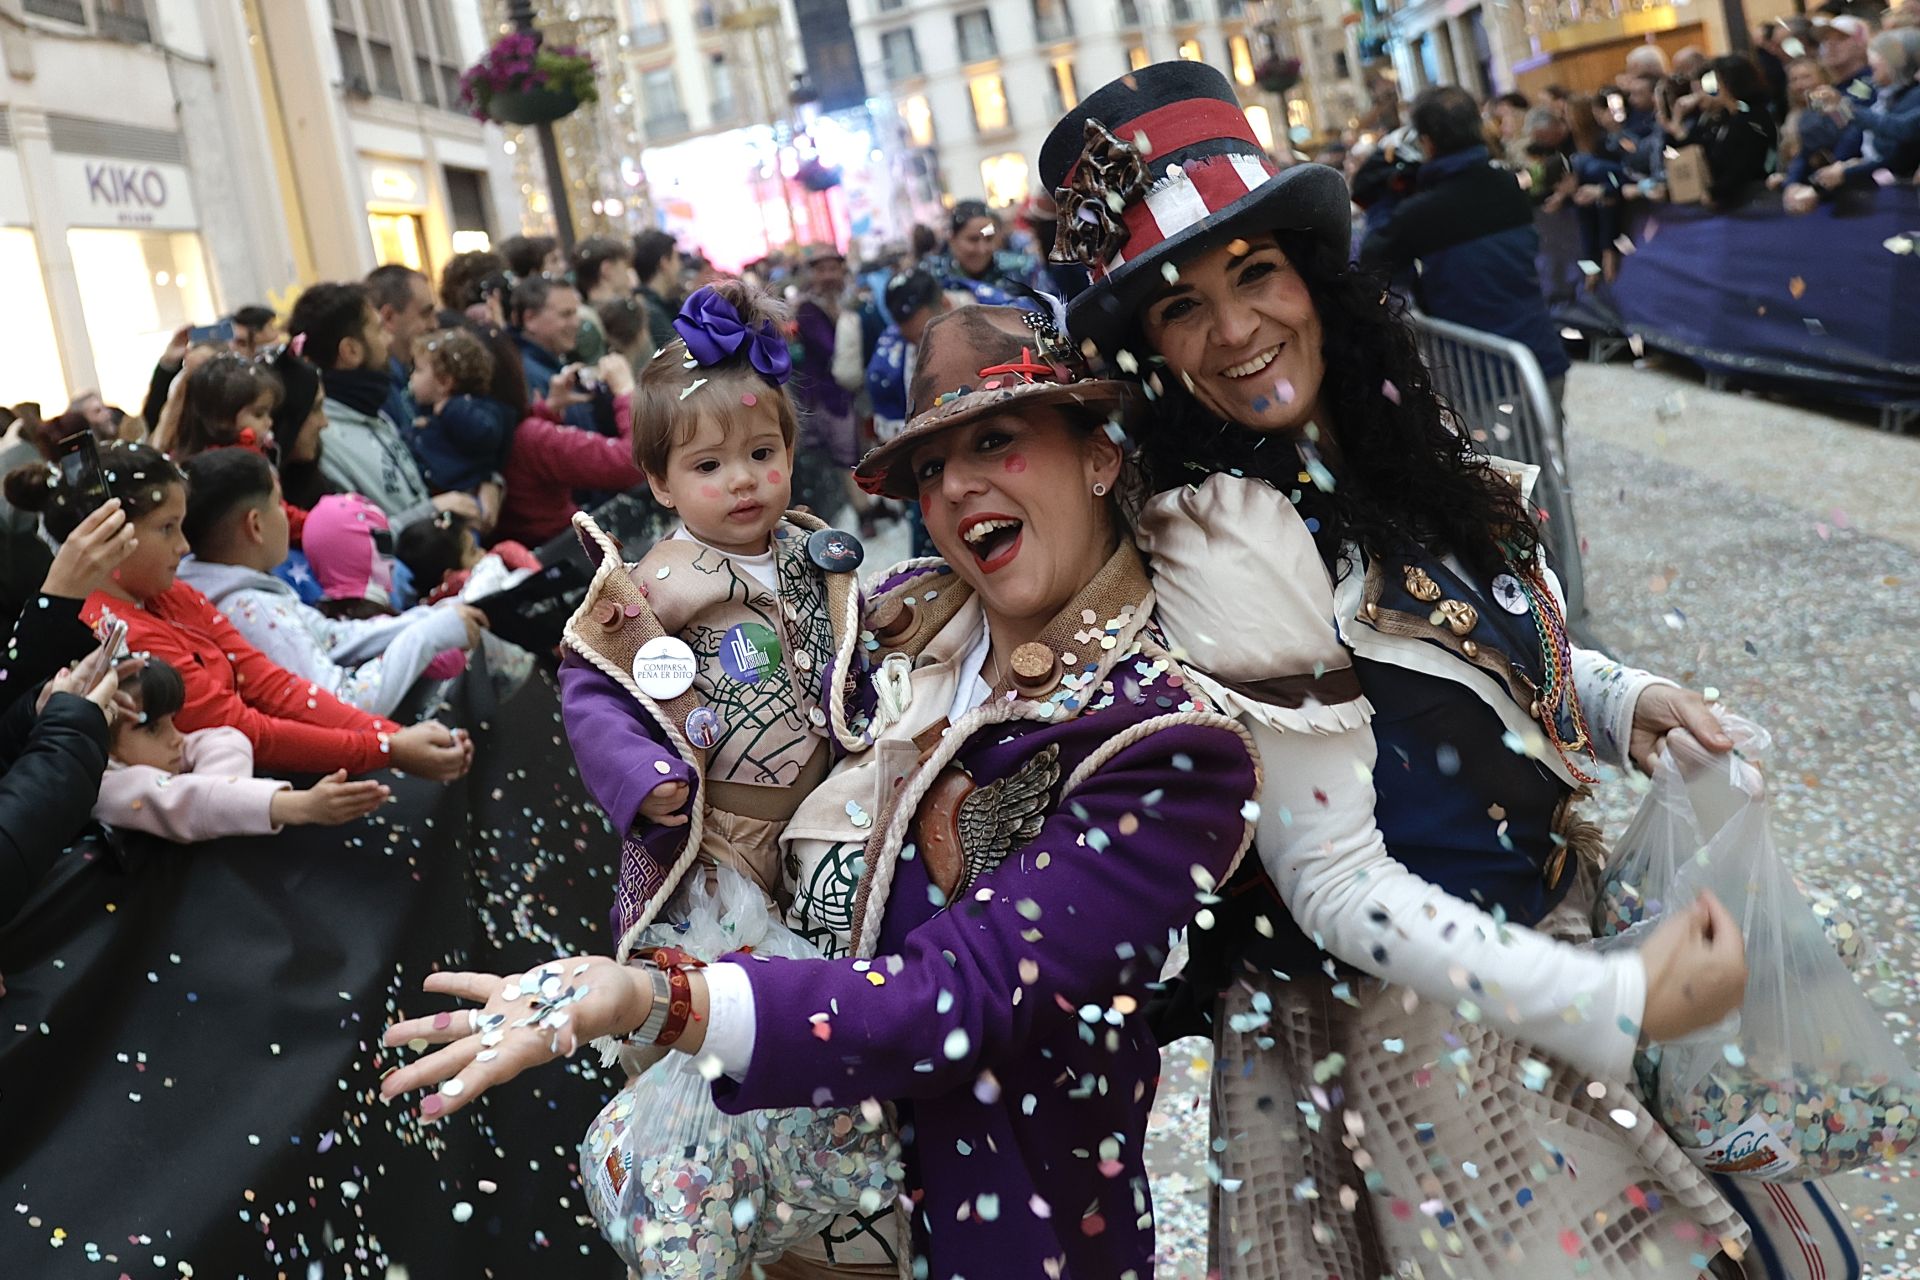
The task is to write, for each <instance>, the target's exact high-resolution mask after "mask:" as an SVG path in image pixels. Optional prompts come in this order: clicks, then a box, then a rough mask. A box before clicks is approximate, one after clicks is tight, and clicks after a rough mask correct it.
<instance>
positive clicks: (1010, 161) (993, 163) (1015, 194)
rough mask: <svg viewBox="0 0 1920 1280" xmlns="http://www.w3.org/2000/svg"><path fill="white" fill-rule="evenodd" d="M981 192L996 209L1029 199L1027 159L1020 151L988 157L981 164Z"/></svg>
mask: <svg viewBox="0 0 1920 1280" xmlns="http://www.w3.org/2000/svg"><path fill="white" fill-rule="evenodd" d="M980 190H981V191H982V192H984V193H985V195H986V198H987V203H988V204H989V205H991V206H993V207H994V208H996V209H1004V208H1007V207H1008V206H1009V205H1016V204H1019V203H1020V202H1021V201H1022V200H1025V199H1026V198H1027V158H1026V157H1025V156H1023V155H1021V154H1020V153H1019V152H1018V151H1007V152H1003V153H1002V154H1000V155H997V156H988V157H987V158H986V159H985V160H982V161H981V162H980Z"/></svg>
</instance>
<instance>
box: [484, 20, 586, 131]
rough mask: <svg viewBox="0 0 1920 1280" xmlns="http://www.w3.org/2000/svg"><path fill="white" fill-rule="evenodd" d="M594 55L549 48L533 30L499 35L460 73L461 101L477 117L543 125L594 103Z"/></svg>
mask: <svg viewBox="0 0 1920 1280" xmlns="http://www.w3.org/2000/svg"><path fill="white" fill-rule="evenodd" d="M599 98H600V90H599V88H598V87H597V86H596V85H595V84H594V80H593V59H592V58H590V57H588V56H587V55H586V53H584V52H583V51H581V50H580V49H578V48H575V47H574V46H573V45H560V46H558V47H555V48H548V47H547V46H546V45H545V44H544V43H543V42H542V40H541V37H540V36H539V35H537V34H534V35H529V34H526V33H524V32H518V31H516V32H514V33H513V34H511V35H505V36H501V37H500V39H499V40H498V41H497V42H496V43H495V44H494V46H493V48H491V49H489V50H487V52H486V56H484V57H483V58H481V59H480V61H478V62H476V63H474V64H473V66H471V67H469V68H467V70H466V72H465V73H464V74H463V75H462V76H461V77H460V100H461V101H462V102H463V103H465V104H466V106H467V109H468V110H469V111H470V112H471V113H472V114H473V118H474V119H476V120H494V121H498V122H499V123H501V124H542V123H545V122H547V121H550V120H559V119H561V118H562V117H564V116H569V115H572V114H573V113H574V112H575V111H577V110H579V109H580V107H581V106H582V104H584V103H588V102H596V101H598V100H599Z"/></svg>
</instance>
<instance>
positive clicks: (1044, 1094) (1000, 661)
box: [385, 307, 1259, 1280]
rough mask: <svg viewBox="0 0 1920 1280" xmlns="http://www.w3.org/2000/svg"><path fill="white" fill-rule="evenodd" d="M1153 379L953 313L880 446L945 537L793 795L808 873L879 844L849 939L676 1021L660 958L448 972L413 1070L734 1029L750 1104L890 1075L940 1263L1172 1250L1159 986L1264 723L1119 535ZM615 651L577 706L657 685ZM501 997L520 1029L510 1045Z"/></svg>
mask: <svg viewBox="0 0 1920 1280" xmlns="http://www.w3.org/2000/svg"><path fill="white" fill-rule="evenodd" d="M1133 394H1134V393H1133V392H1132V391H1131V390H1130V389H1129V388H1127V387H1126V386H1124V385H1123V384H1120V383H1116V382H1110V381H1100V380H1092V379H1088V378H1086V377H1084V371H1083V367H1082V366H1081V364H1080V361H1079V358H1078V356H1077V355H1076V353H1075V352H1074V351H1073V349H1072V348H1071V347H1070V345H1069V344H1067V343H1066V342H1065V341H1064V340H1062V338H1061V337H1060V336H1059V335H1058V334H1056V333H1054V332H1053V331H1052V329H1051V328H1050V327H1049V326H1048V324H1047V323H1046V321H1045V320H1043V319H1041V318H1040V317H1037V316H1033V315H1031V314H1028V313H1024V312H1020V311H1016V310H1014V309H1012V308H1001V307H972V308H966V309H964V310H960V311H956V312H953V313H951V314H949V315H946V316H942V317H939V318H938V319H936V320H934V321H933V322H932V323H931V324H930V325H929V326H928V328H927V331H926V334H925V336H924V338H923V348H922V354H921V358H920V361H919V363H918V365H917V370H916V376H915V378H914V383H913V387H912V389H911V392H910V396H909V401H910V403H909V408H910V418H909V422H908V426H907V428H906V430H905V431H904V432H902V434H900V435H899V436H897V437H895V438H894V439H893V440H892V441H890V442H889V443H888V444H886V445H885V446H883V447H882V448H880V449H878V450H876V451H874V452H873V453H872V454H870V455H868V457H867V458H866V459H865V460H864V461H863V462H862V463H861V464H860V467H859V471H858V475H859V477H860V479H861V482H862V484H863V486H865V487H867V488H868V489H869V490H870V491H873V492H878V493H885V494H888V495H891V496H898V497H911V498H914V499H916V500H917V501H918V502H919V505H920V508H921V511H922V513H923V515H924V517H925V520H926V525H927V529H928V531H929V533H930V534H931V535H932V537H933V541H934V544H935V545H936V546H937V547H938V548H939V549H940V551H941V552H942V554H943V556H944V557H945V562H944V563H942V562H940V561H916V562H911V563H910V564H908V565H906V566H903V568H902V569H901V570H898V571H896V572H895V574H894V575H893V576H892V577H891V578H890V579H889V580H888V581H887V582H886V583H884V584H883V586H882V588H881V589H880V590H879V592H878V593H877V595H876V597H875V599H874V600H873V601H871V602H870V607H869V612H868V614H867V618H866V627H867V632H868V636H869V637H870V638H869V639H868V640H867V642H866V643H865V644H864V646H863V647H864V654H863V657H864V661H865V662H866V664H867V670H868V671H869V672H871V673H872V684H873V686H874V689H873V692H874V694H875V697H874V699H873V702H872V703H871V705H870V707H868V708H867V710H866V714H867V717H868V719H867V724H868V726H869V727H868V729H867V731H866V736H867V738H868V739H869V740H870V741H871V744H872V745H871V746H869V747H866V748H865V749H863V750H861V751H859V752H856V753H855V754H853V755H851V756H849V757H848V758H847V759H846V760H845V761H843V762H842V764H841V766H840V768H839V769H837V770H836V772H835V773H834V775H833V776H832V777H831V778H829V780H828V781H827V782H826V783H825V784H823V785H822V787H821V788H820V790H819V791H818V792H817V793H815V795H814V796H813V797H810V798H809V800H808V802H807V803H805V804H803V805H802V807H801V810H800V811H799V812H798V813H796V814H795V815H794V817H793V819H792V821H791V822H790V824H789V827H788V837H789V845H788V852H789V856H788V858H787V860H786V863H787V870H788V872H789V873H790V874H791V875H793V876H795V878H796V879H801V878H802V877H801V876H800V875H799V868H800V866H801V864H802V861H803V858H802V855H801V851H800V848H799V846H801V845H805V844H807V843H808V842H809V841H812V842H813V843H814V844H816V845H818V844H820V843H822V842H825V843H826V844H827V845H828V847H846V846H849V845H851V847H852V848H854V849H856V850H858V851H859V856H858V857H856V858H847V859H845V860H844V864H834V865H844V867H845V878H844V879H843V880H842V881H841V882H840V884H841V892H840V893H839V896H838V905H839V906H840V907H842V908H843V909H844V910H845V913H846V923H847V934H846V942H847V947H846V950H847V954H845V955H843V956H842V957H841V958H839V959H832V960H775V959H760V958H753V957H746V956H735V957H732V958H731V959H730V962H722V963H718V964H714V965H710V966H707V967H705V968H703V969H699V970H696V971H694V972H692V973H691V974H690V975H689V979H688V982H687V984H686V987H685V988H684V990H685V991H686V992H687V994H689V995H690V997H691V1001H690V1004H691V1016H690V1017H689V1016H686V1015H685V1014H683V1013H681V1014H677V1017H678V1021H679V1023H680V1024H682V1025H681V1026H680V1027H675V1026H674V1025H673V1024H674V1022H675V1016H669V1017H667V1018H665V1019H664V1020H665V1022H666V1023H667V1024H668V1025H667V1028H666V1030H665V1031H664V1032H663V1031H662V1029H661V1024H662V1021H663V1019H662V1017H661V1016H660V1014H659V1012H658V1005H659V1004H660V1003H661V1001H660V998H659V993H660V992H661V991H662V990H664V989H665V988H666V981H665V979H663V978H661V977H657V976H656V975H657V974H658V972H659V971H658V970H657V969H653V968H650V967H649V966H647V965H646V964H644V963H642V964H624V965H623V964H619V963H617V962H615V961H614V960H611V959H606V958H599V957H585V958H580V959H568V960H561V961H557V962H555V963H553V964H550V965H547V966H543V968H542V971H541V973H540V974H539V975H537V976H533V980H531V981H529V980H528V979H523V978H519V977H515V978H509V979H501V978H499V977H493V976H488V975H483V974H459V973H445V974H436V975H434V976H433V977H431V978H429V979H428V981H427V988H428V990H431V991H437V992H444V993H446V994H449V995H455V996H459V997H462V998H465V999H468V1000H472V1001H475V1002H478V1003H481V1004H484V1006H485V1013H484V1015H483V1014H481V1013H479V1012H478V1011H470V1016H468V1017H454V1016H452V1015H450V1014H447V1013H441V1014H438V1015H434V1016H430V1017H426V1018H416V1019H412V1020H409V1021H405V1022H401V1023H399V1024H397V1025H396V1026H394V1027H392V1028H391V1029H389V1031H388V1033H387V1042H388V1043H389V1044H402V1043H405V1042H407V1041H409V1040H413V1039H416V1038H417V1039H421V1040H426V1041H428V1042H430V1043H434V1044H439V1045H442V1046H444V1047H442V1048H440V1049H439V1050H438V1051H437V1052H434V1053H432V1054H431V1055H429V1056H427V1057H425V1058H423V1059H421V1060H420V1061H419V1062H417V1063H414V1064H413V1065H411V1066H409V1067H407V1068H405V1069H403V1070H401V1071H398V1072H396V1073H394V1075H392V1076H391V1077H389V1078H388V1080H387V1082H386V1085H385V1093H386V1096H388V1097H393V1096H396V1095H398V1094H400V1093H402V1092H405V1091H408V1090H412V1089H417V1088H423V1087H431V1086H437V1091H436V1092H434V1093H431V1094H429V1095H428V1097H427V1098H426V1099H425V1101H424V1102H423V1103H422V1106H421V1112H422V1114H424V1115H427V1116H436V1115H442V1114H446V1113H449V1112H451V1111H454V1110H457V1109H458V1108H459V1107H461V1106H464V1105H466V1104H467V1103H469V1102H471V1101H472V1100H473V1099H474V1098H476V1097H478V1096H479V1095H480V1094H481V1093H483V1092H484V1091H485V1090H487V1089H488V1088H491V1087H493V1086H495V1085H497V1084H499V1083H501V1082H502V1081H505V1080H508V1079H511V1078H512V1077H513V1076H515V1075H518V1074H519V1073H520V1072H521V1071H524V1070H526V1069H527V1068H528V1067H531V1066H535V1065H538V1064H540V1063H543V1062H547V1061H549V1060H551V1059H553V1058H555V1057H557V1056H560V1055H561V1054H562V1053H565V1052H570V1051H571V1050H572V1049H573V1048H574V1047H575V1046H576V1045H578V1044H582V1043H585V1042H586V1041H587V1040H590V1039H592V1038H595V1037H598V1036H603V1035H611V1036H617V1037H628V1038H629V1039H630V1040H632V1041H636V1042H639V1043H642V1044H662V1043H667V1042H668V1041H669V1040H671V1043H672V1047H673V1048H674V1049H676V1050H679V1051H682V1052H688V1053H695V1054H700V1055H702V1056H706V1055H711V1056H712V1057H713V1058H714V1059H715V1060H716V1061H717V1064H718V1067H719V1075H718V1078H717V1079H716V1080H715V1082H714V1096H715V1099H716V1100H717V1102H718V1104H719V1105H720V1107H721V1108H722V1109H723V1110H725V1111H729V1112H739V1111H745V1110H750V1109H754V1108H766V1107H790V1106H821V1105H832V1106H857V1105H859V1104H860V1103H862V1102H864V1101H866V1100H868V1099H872V1100H877V1101H879V1102H883V1103H891V1104H893V1107H894V1118H895V1120H896V1122H897V1127H898V1130H899V1133H900V1135H901V1139H902V1143H903V1146H904V1148H905V1163H906V1179H905V1183H904V1185H903V1188H902V1199H903V1201H904V1202H905V1203H906V1204H907V1206H908V1207H909V1216H910V1220H911V1227H912V1249H913V1252H914V1254H915V1257H916V1268H915V1273H916V1274H918V1275H924V1276H927V1277H930V1278H931V1280H945V1278H946V1277H951V1276H959V1275H963V1274H965V1275H983V1274H992V1275H996V1276H1018V1277H1027V1276H1036V1277H1037V1276H1053V1277H1060V1276H1073V1277H1081V1278H1082V1280H1085V1278H1088V1277H1096V1278H1098V1280H1108V1278H1110V1277H1120V1276H1135V1277H1141V1278H1143V1280H1144V1277H1148V1276H1151V1275H1152V1272H1153V1215H1152V1207H1151V1200H1150V1196H1149V1192H1148V1186H1147V1177H1146V1170H1145V1163H1144V1151H1143V1146H1144V1142H1145V1138H1146V1125H1147V1114H1148V1109H1149V1107H1150V1105H1151V1103H1152V1100H1153V1091H1154V1087H1155V1083H1156V1078H1157V1076H1158V1073H1159V1057H1158V1054H1157V1052H1156V1050H1155V1048H1154V1044H1153V1040H1152V1037H1151V1035H1150V1034H1149V1032H1148V1030H1147V1028H1146V1026H1145V1023H1144V1006H1145V1004H1146V997H1147V995H1148V993H1149V985H1150V984H1152V983H1153V982H1155V980H1156V979H1157V978H1158V976H1159V974H1160V970H1161V965H1162V962H1163V961H1164V959H1165V953H1166V949H1167V940H1168V936H1169V932H1170V931H1171V930H1174V929H1177V928H1179V927H1181V926H1182V925H1185V924H1187V923H1188V922H1189V921H1192V920H1193V919H1194V918H1195V916H1196V913H1197V912H1201V911H1204V910H1207V909H1209V908H1210V907H1211V905H1212V904H1214V903H1215V902H1217V901H1218V899H1217V898H1216V897H1215V896H1214V895H1215V891H1216V889H1217V887H1218V886H1219V885H1220V884H1222V883H1223V882H1224V881H1225V880H1226V879H1227V877H1228V876H1229V875H1230V874H1231V873H1232V871H1233V870H1234V868H1235V867H1236V866H1237V865H1238V863H1239V861H1240V859H1241V857H1242V855H1243V853H1244V851H1245V849H1246V847H1247V844H1248V840H1249V838H1250V834H1251V833H1250V827H1249V824H1250V822H1251V821H1252V819H1253V816H1254V810H1253V808H1252V806H1251V800H1252V797H1253V795H1254V794H1255V792H1256V790H1257V788H1258V785H1259V778H1258V768H1257V766H1256V764H1255V761H1254V757H1253V755H1252V753H1251V751H1250V748H1249V744H1248V739H1247V736H1246V734H1245V733H1244V731H1243V730H1242V729H1241V728H1240V726H1239V725H1238V724H1237V723H1236V722H1235V721H1233V720H1232V719H1230V718H1228V717H1225V716H1223V715H1221V714H1219V712H1217V711H1216V710H1215V709H1214V707H1213V706H1212V704H1211V703H1210V702H1208V701H1207V700H1206V699H1205V698H1204V697H1203V696H1202V695H1200V693H1199V692H1198V690H1197V689H1196V688H1195V687H1194V686H1193V685H1192V684H1190V683H1189V682H1188V680H1187V678H1186V676H1185V674H1184V673H1183V671H1182V669H1181V667H1180V666H1179V665H1178V664H1177V663H1176V662H1175V660H1174V659H1173V657H1172V656H1171V655H1170V654H1169V653H1168V652H1167V651H1166V650H1165V649H1164V648H1163V647H1162V646H1161V644H1160V641H1159V639H1158V636H1157V632H1156V630H1155V628H1154V626H1153V624H1152V614H1153V591H1152V588H1151V586H1150V584H1149V582H1148V579H1147V576H1146V572H1145V569H1144V568H1143V566H1142V563H1141V560H1140V557H1139V555H1138V553H1137V552H1136V551H1135V550H1134V549H1133V546H1132V544H1131V542H1130V541H1128V540H1127V539H1126V538H1124V537H1123V536H1122V535H1123V528H1122V524H1121V521H1120V519H1119V517H1118V515H1117V513H1116V512H1115V510H1114V507H1113V505H1112V501H1111V497H1110V495H1111V492H1112V489H1113V486H1114V484H1115V482H1116V479H1117V477H1118V475H1119V472H1120V467H1121V453H1120V449H1119V447H1118V446H1117V445H1116V444H1115V443H1114V442H1113V440H1112V439H1111V438H1110V433H1109V432H1108V431H1107V430H1106V429H1105V427H1106V426H1107V425H1108V424H1109V423H1111V422H1117V421H1120V420H1122V419H1124V418H1125V417H1126V416H1127V415H1128V414H1129V413H1130V412H1131V411H1132V410H1133V409H1134V408H1135V407H1136V406H1135V401H1134V400H1133ZM595 675H596V678H597V679H599V680H601V681H603V682H604V683H603V684H601V685H599V686H597V687H591V686H590V687H583V686H582V685H581V684H579V683H578V682H576V683H575V685H574V686H573V687H571V688H570V690H569V700H568V706H569V719H570V722H572V721H573V720H574V713H575V710H576V709H577V708H579V709H583V710H584V709H586V708H585V707H584V705H583V704H584V702H585V701H589V700H591V699H594V698H604V699H606V700H607V703H608V705H609V706H610V707H611V706H613V705H616V704H618V703H619V701H620V700H622V699H625V700H626V702H627V703H628V704H629V705H631V703H632V702H633V699H631V698H630V697H629V696H628V695H627V694H626V693H625V692H623V691H622V689H620V688H619V687H617V684H618V682H617V681H615V680H613V679H612V678H611V677H607V676H605V675H604V674H601V673H595ZM607 723H613V720H612V719H611V718H609V720H608V721H607ZM575 745H576V750H577V752H578V754H579V755H580V757H581V762H582V768H583V771H585V772H587V773H588V774H589V775H590V777H589V783H590V785H592V786H594V787H595V789H596V790H597V791H601V792H602V793H605V792H606V791H608V790H609V789H611V790H613V791H616V792H617V791H618V790H619V788H618V787H615V786H611V784H612V782H613V781H614V780H613V779H612V778H611V777H609V776H608V775H609V772H610V770H612V769H614V768H615V767H617V764H618V762H619V760H620V757H619V756H618V755H611V756H610V755H609V753H608V752H606V751H604V750H601V749H599V745H600V744H598V743H584V744H583V742H582V738H581V735H580V733H579V731H578V729H577V728H576V730H575ZM628 758H631V757H628ZM696 784H697V778H696ZM628 790H629V791H631V790H632V788H628ZM631 812H632V810H631V809H629V810H628V813H629V814H630V813H631ZM662 856H674V857H677V856H678V855H667V854H663V855H662ZM813 870H814V872H815V873H816V874H811V875H808V876H806V877H804V879H805V881H806V883H805V884H801V885H796V886H790V887H793V888H797V889H799V890H800V891H801V896H802V898H805V897H806V895H807V894H811V895H812V897H811V912H812V919H813V920H814V921H815V922H816V923H823V924H825V925H826V926H827V927H828V929H829V930H830V929H831V925H832V921H831V920H829V919H828V917H829V916H830V915H831V910H830V908H831V906H832V905H834V904H832V903H830V902H828V901H826V899H827V898H830V897H832V896H833V894H832V893H830V892H826V891H823V889H822V885H823V884H831V883H833V876H832V875H831V874H830V870H831V868H830V867H829V868H828V873H821V869H820V867H819V866H816V867H815V868H814V869H813ZM659 879H660V880H662V881H664V882H665V883H672V881H671V880H669V879H666V878H665V877H661V878H659ZM798 906H799V904H798V903H796V907H797V908H798ZM1205 923H1207V922H1206V921H1205V920H1204V919H1203V920H1202V924H1205ZM828 950H832V948H831V947H829V948H828ZM675 983H676V986H677V985H678V978H677V975H676V978H675ZM523 991H524V992H527V993H537V992H544V993H545V994H530V995H523V994H522V993H523ZM555 993H557V994H555ZM529 1000H531V1004H530V1003H529ZM665 1003H667V1004H668V1005H669V1006H672V1005H674V1004H675V1001H674V1000H673V999H672V998H671V997H670V998H669V999H668V1000H667V1001H666V1002H665ZM529 1014H532V1015H534V1018H533V1019H530V1021H531V1022H533V1023H534V1025H531V1026H525V1027H521V1026H515V1025H514V1024H515V1023H517V1022H519V1021H520V1020H522V1019H524V1018H527V1016H528V1015H529ZM490 1015H503V1016H504V1021H503V1022H499V1023H496V1022H494V1021H493V1019H492V1018H491V1016H490ZM482 1025H487V1026H496V1025H498V1026H505V1027H507V1028H508V1032H507V1034H506V1035H505V1036H504V1038H499V1037H498V1036H496V1037H494V1039H495V1040H497V1043H493V1044H491V1045H490V1046H488V1047H487V1048H486V1050H485V1052H484V1053H483V1046H482V1044H481V1037H480V1035H478V1034H476V1033H475V1030H474V1029H475V1027H477V1026H482ZM676 1034H677V1038H674V1037H675V1035H676Z"/></svg>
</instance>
